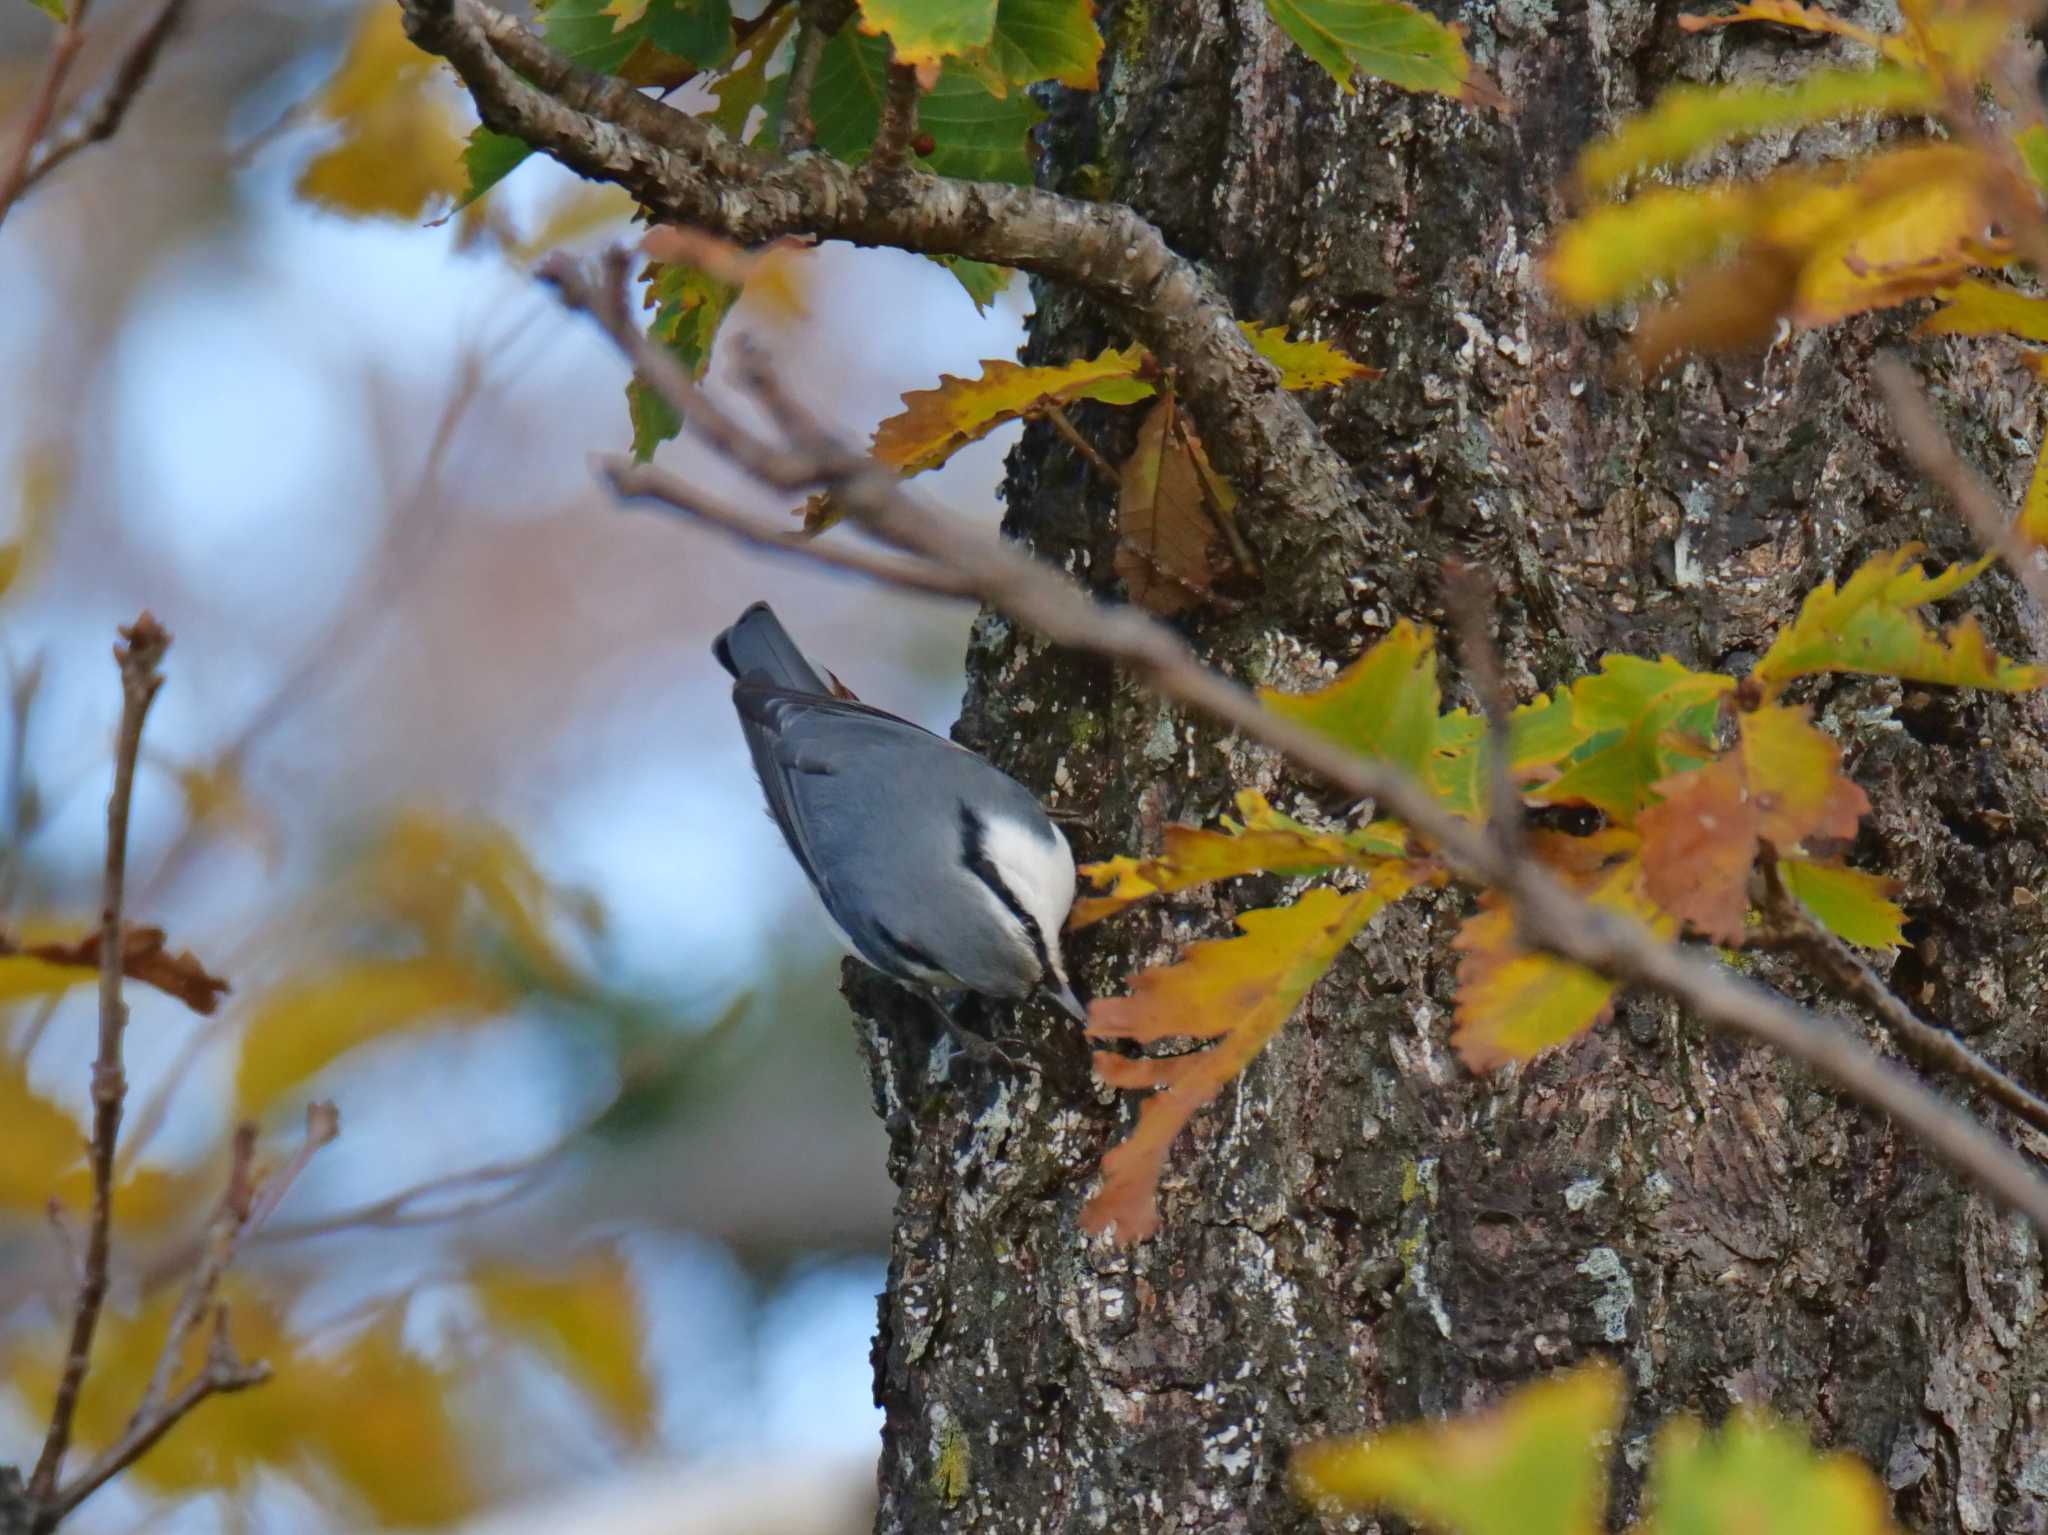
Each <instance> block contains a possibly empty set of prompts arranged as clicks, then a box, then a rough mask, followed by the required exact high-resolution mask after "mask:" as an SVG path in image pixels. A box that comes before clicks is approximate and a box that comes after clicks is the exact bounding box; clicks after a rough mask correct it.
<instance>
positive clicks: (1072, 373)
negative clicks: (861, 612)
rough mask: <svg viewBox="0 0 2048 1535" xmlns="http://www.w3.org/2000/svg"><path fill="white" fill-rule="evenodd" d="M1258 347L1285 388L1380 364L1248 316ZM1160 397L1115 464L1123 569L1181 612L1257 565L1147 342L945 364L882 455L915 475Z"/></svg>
mask: <svg viewBox="0 0 2048 1535" xmlns="http://www.w3.org/2000/svg"><path fill="white" fill-rule="evenodd" d="M1243 330H1244V333H1245V336H1246V339H1248V340H1249V341H1250V342H1251V344H1252V346H1253V347H1254V348H1255V349H1256V350H1257V351H1258V352H1259V354H1260V355H1261V356H1263V357H1264V358H1265V359H1266V360H1267V361H1268V362H1270V363H1272V364H1273V366H1274V369H1275V370H1276V371H1277V372H1278V374H1279V378H1280V384H1281V387H1282V388H1285V389H1293V390H1309V389H1329V388H1334V387H1336V386H1337V385H1340V384H1344V383H1348V382H1350V381H1351V380H1353V379H1363V378H1376V377H1378V376H1379V375H1378V371H1377V370H1376V369H1373V368H1368V367H1366V366H1365V365H1364V364H1363V363H1360V362H1356V361H1354V360H1353V359H1351V358H1350V357H1347V356H1345V355H1344V353H1343V352H1341V351H1339V350H1338V349H1337V348H1336V347H1335V346H1333V345H1331V344H1330V343H1329V342H1327V341H1305V340H1290V339H1289V338H1288V336H1287V333H1286V331H1285V330H1284V329H1282V328H1281V327H1280V326H1277V325H1245V326H1243ZM1082 400H1092V401H1096V402H1098V403H1100V404H1105V405H1118V406H1121V405H1136V404H1140V403H1142V402H1144V401H1147V400H1150V401H1153V404H1152V408H1151V409H1150V410H1148V411H1147V412H1146V413H1145V417H1144V420H1143V421H1142V422H1140V423H1139V426H1138V437H1137V443H1136V445H1135V446H1134V447H1133V448H1132V450H1131V452H1130V455H1129V457H1127V458H1126V459H1125V460H1124V462H1123V464H1122V465H1121V466H1120V467H1119V468H1117V469H1115V470H1111V471H1109V472H1110V473H1111V474H1113V475H1114V477H1115V483H1116V489H1117V530H1118V534H1119V539H1118V544H1117V555H1116V572H1117V575H1118V576H1119V577H1121V578H1122V580H1123V583H1124V586H1125V589H1126V590H1127V591H1129V593H1130V594H1131V597H1132V598H1133V600H1135V601H1137V602H1139V603H1142V604H1143V605H1144V606H1146V607H1148V608H1150V609H1151V610H1152V611H1153V612H1155V613H1161V614H1173V613H1178V612H1181V611H1183V610H1185V609H1187V608H1189V607H1192V606H1194V605H1195V604H1196V603H1199V602H1201V601H1203V600H1204V599H1206V598H1207V597H1209V596H1210V594H1211V593H1212V591H1213V589H1214V588H1215V587H1216V586H1217V584H1218V583H1219V582H1221V581H1224V580H1225V579H1227V578H1230V577H1233V576H1240V577H1250V576H1255V575H1256V574H1257V571H1256V569H1255V568H1254V566H1253V561H1252V555H1251V553H1250V551H1249V549H1247V548H1246V547H1245V544H1244V540H1243V538H1242V536H1241V535H1240V534H1239V533H1238V530H1237V525H1236V522H1235V520H1234V518H1233V515H1232V513H1233V508H1235V506H1236V505H1237V499H1238V497H1237V491H1236V489H1235V487H1233V486H1232V485H1231V484H1230V482H1229V481H1228V480H1226V479H1225V478H1224V477H1223V475H1222V474H1220V473H1219V472H1218V471H1217V470H1216V469H1215V468H1214V467H1213V466H1212V465H1211V464H1210V462H1209V455H1208V454H1207V452H1205V451H1204V449H1203V447H1202V442H1201V438H1200V437H1199V436H1198V435H1197V434H1196V432H1195V429H1194V425H1193V423H1192V422H1190V421H1189V420H1188V418H1187V415H1186V413H1185V412H1184V411H1182V410H1181V409H1180V406H1179V402H1178V399H1177V397H1176V396H1175V393H1174V390H1173V386H1172V383H1171V381H1170V380H1168V379H1167V378H1166V377H1165V376H1164V374H1163V372H1162V370H1161V368H1160V367H1159V364H1158V363H1157V361H1155V360H1154V358H1153V357H1152V354H1151V353H1149V352H1148V351H1146V350H1145V348H1143V347H1142V346H1136V345H1132V346H1125V347H1111V348H1109V349H1107V350H1106V351H1104V352H1102V353H1101V354H1100V355H1098V356H1095V357H1088V358H1082V359H1080V360H1079V361H1076V362H1069V363H1059V364H1050V365H1045V366H1039V367H1026V366H1024V365H1023V364H1021V363H1015V362H1009V361H1005V360H1003V359H1000V358H998V359H993V360H990V361H986V362H984V363H983V364H982V365H981V374H980V376H979V377H977V378H957V377H955V376H954V375H952V374H941V375H940V376H939V382H938V384H937V386H936V387H934V388H931V389H913V390H912V391H911V392H910V393H908V394H906V395H904V396H903V407H904V408H903V410H902V411H901V412H900V413H898V414H897V415H894V416H891V417H889V418H888V419H887V420H886V421H884V422H882V424H881V425H880V426H879V427H877V428H876V429H875V441H874V455H875V457H876V458H877V459H879V460H880V461H881V462H882V463H884V464H887V465H889V466H890V467H891V468H893V469H897V470H899V471H901V472H902V473H904V474H917V473H921V472H922V471H924V470H927V469H936V468H937V467H938V466H939V465H941V464H943V463H945V462H946V460H947V459H949V458H951V457H952V456H953V455H954V454H955V453H957V452H959V451H960V450H961V449H962V448H964V447H966V446H967V445H968V444H969V443H971V442H977V441H979V440H980V439H981V438H983V437H985V436H987V435H988V434H989V433H990V432H992V431H994V430H995V429H996V428H997V427H999V426H1002V425H1004V424H1005V423H1007V422H1011V421H1019V420H1034V419H1043V418H1047V417H1050V418H1052V419H1054V420H1056V421H1058V422H1059V424H1060V425H1061V426H1062V427H1063V428H1065V429H1066V430H1068V431H1069V432H1071V431H1072V430H1073V426H1072V423H1071V422H1069V421H1067V420H1066V418H1065V415H1064V412H1065V410H1066V407H1068V406H1069V405H1072V404H1076V403H1078V402H1080V401H1082ZM836 515H837V514H836V511H835V510H834V508H833V507H832V504H831V502H830V500H829V498H826V497H823V496H819V497H814V498H813V499H812V501H811V503H810V504H809V505H808V506H807V507H806V508H805V513H804V527H805V531H806V532H808V533H818V532H822V531H823V530H824V529H825V528H827V527H829V526H830V525H831V524H832V522H833V521H834V520H835V518H836Z"/></svg>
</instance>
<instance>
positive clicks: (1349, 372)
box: [1238, 323, 1384, 390]
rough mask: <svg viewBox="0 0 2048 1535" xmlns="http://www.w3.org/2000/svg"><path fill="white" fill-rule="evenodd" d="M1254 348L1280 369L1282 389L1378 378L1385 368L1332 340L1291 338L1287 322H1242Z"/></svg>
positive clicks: (1300, 388) (1314, 387)
mask: <svg viewBox="0 0 2048 1535" xmlns="http://www.w3.org/2000/svg"><path fill="white" fill-rule="evenodd" d="M1238 328H1239V329H1240V330H1242V331H1243V332H1244V334H1245V339H1246V340H1248V341H1250V342H1251V344H1252V350H1253V351H1255V352H1257V353H1258V354H1259V355H1260V356H1261V357H1263V358H1265V359H1266V361H1268V362H1270V363H1271V364H1272V365H1273V366H1274V367H1276V368H1278V369H1279V370H1280V387H1281V388H1282V389H1292V390H1302V389H1330V388H1334V387H1335V386H1336V385H1338V384H1346V383H1349V382H1350V381H1351V380H1352V379H1355V378H1365V379H1372V378H1379V377H1382V376H1383V373H1384V370H1383V369H1380V368H1369V367H1367V366H1366V365H1365V364H1364V363H1362V362H1359V361H1357V360H1356V359H1355V358H1351V357H1347V356H1346V355H1345V354H1344V353H1343V352H1341V351H1339V350H1338V349H1337V347H1336V345H1335V343H1333V342H1329V341H1308V340H1290V339H1288V335H1287V327H1285V326H1284V325H1252V324H1249V323H1244V324H1240V325H1239V327H1238Z"/></svg>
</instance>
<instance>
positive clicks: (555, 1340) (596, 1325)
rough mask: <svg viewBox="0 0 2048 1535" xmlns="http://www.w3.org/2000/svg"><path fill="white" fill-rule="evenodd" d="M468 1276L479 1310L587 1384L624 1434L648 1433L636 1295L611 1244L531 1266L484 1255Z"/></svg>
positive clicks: (650, 1387)
mask: <svg viewBox="0 0 2048 1535" xmlns="http://www.w3.org/2000/svg"><path fill="white" fill-rule="evenodd" d="M469 1282H470V1285H471V1287H472V1288H473V1289H474V1290H475V1292H476V1297H477V1300H478V1302H479V1304H480V1305H481V1306H482V1308H483V1313H484V1315H485V1317H486V1318H488V1319H489V1320H490V1321H491V1322H492V1323H493V1324H494V1325H495V1326H496V1327H497V1328H498V1329H499V1330H500V1331H502V1332H505V1333H509V1334H511V1335H512V1336H513V1337H515V1338H517V1339H519V1340H520V1341H522V1342H524V1343H527V1344H529V1345H531V1346H532V1347H534V1348H535V1349H536V1350H538V1351H539V1352H540V1353H541V1354H542V1355H543V1356H544V1357H545V1358H547V1359H548V1360H549V1361H550V1362H551V1363H553V1364H554V1365H555V1366H556V1367H557V1368H559V1369H560V1370H561V1371H562V1373H563V1374H565V1375H566V1376H568V1377H569V1379H571V1380H572V1381H574V1382H575V1383H576V1384H577V1385H579V1386H581V1387H582V1388H583V1389H584V1390H586V1391H588V1392H589V1393H590V1395H591V1396H593V1397H594V1398H596V1400H597V1401H598V1402H599V1403H600V1404H601V1405H602V1406H603V1408H604V1410H605V1411H606V1412H607V1413H609V1414H610V1416H611V1418H612V1421H613V1422H614V1423H616V1424H617V1425H618V1427H619V1429H620V1430H621V1432H623V1433H624V1434H625V1435H626V1436H627V1437H628V1438H629V1439H632V1440H636V1441H644V1440H646V1439H647V1438H648V1437H649V1436H650V1435H651V1434H652V1433H653V1431H654V1426H655V1422H654V1409H655V1400H654V1382H653V1381H652V1379H651V1378H650V1377H649V1375H648V1373H647V1369H646V1366H645V1364H644V1363H643V1358H644V1355H645V1352H646V1339H645V1337H644V1336H643V1333H644V1326H643V1319H642V1316H641V1308H640V1297H639V1293H638V1291H637V1290H636V1288H635V1287H634V1284H633V1275H632V1271H631V1270H630V1269H629V1268H628V1267H627V1266H626V1262H625V1259H624V1258H623V1257H622V1256H621V1255H620V1254H619V1252H618V1251H617V1249H615V1248H597V1249H592V1250H591V1251H589V1252H586V1253H583V1254H581V1255H579V1256H577V1257H576V1258H575V1259H574V1260H573V1261H571V1262H570V1263H568V1264H566V1265H563V1266H558V1267H553V1268H550V1269H547V1270H543V1271H538V1272H537V1271H536V1270H535V1268H534V1266H533V1265H532V1263H531V1262H530V1261H522V1262H504V1263H484V1264H481V1265H479V1266H478V1267H476V1268H475V1269H472V1270H471V1271H470V1275H469Z"/></svg>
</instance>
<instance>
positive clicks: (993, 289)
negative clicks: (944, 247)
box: [926, 256, 1017, 314]
mask: <svg viewBox="0 0 2048 1535" xmlns="http://www.w3.org/2000/svg"><path fill="white" fill-rule="evenodd" d="M926 259H928V260H931V261H936V262H937V263H938V264H939V265H940V266H942V267H944V268H945V269H946V270H947V271H949V272H951V273H952V274H953V276H954V277H955V278H956V279H957V280H958V282H959V284H960V286H961V287H963V288H965V289H966V290H967V296H968V297H969V298H971V299H973V300H974V310H975V313H977V314H987V313H988V306H989V305H991V304H993V303H994V302H995V301H996V295H997V294H999V293H1001V292H1002V291H1003V289H1005V288H1007V287H1009V286H1010V279H1011V278H1012V277H1015V276H1016V275H1017V274H1016V273H1015V272H1014V271H1012V270H1011V269H1010V268H1009V267H1006V266H995V265H993V264H992V263H990V262H986V261H969V260H968V259H967V258H966V257H965V256H931V257H928V258H926Z"/></svg>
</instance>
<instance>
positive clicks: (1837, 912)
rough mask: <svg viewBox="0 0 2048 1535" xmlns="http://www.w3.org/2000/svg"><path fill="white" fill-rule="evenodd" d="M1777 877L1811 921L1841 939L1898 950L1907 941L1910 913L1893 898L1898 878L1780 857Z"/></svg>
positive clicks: (1865, 945)
mask: <svg viewBox="0 0 2048 1535" xmlns="http://www.w3.org/2000/svg"><path fill="white" fill-rule="evenodd" d="M1778 876H1779V878H1781V879H1783V880H1784V882H1785V888H1786V889H1787V890H1788V891H1790V892H1791V894H1792V895H1793V897H1794V898H1795V899H1797V900H1798V902H1799V904H1800V905H1802V906H1804V907H1805V908H1806V910H1807V912H1808V913H1809V914H1810V915H1811V916H1812V917H1813V920H1814V921H1816V922H1818V923H1819V924H1820V925H1821V926H1822V927H1824V928H1826V929H1827V930H1828V931H1829V932H1831V933H1833V934H1834V935H1835V936H1836V937H1837V938H1840V939H1842V940H1844V941H1845V942H1848V943H1854V944H1860V945H1862V946H1863V947H1864V948H1866V949H1896V948H1897V947H1898V946H1899V945H1900V944H1902V943H1904V942H1905V938H1906V935H1905V926H1906V914H1905V913H1904V912H1903V911H1901V910H1899V908H1898V905H1897V904H1896V903H1895V902H1894V901H1893V900H1892V897H1893V896H1894V895H1896V894H1897V893H1898V888H1899V887H1898V884H1897V882H1896V881H1894V880H1889V879H1885V878H1882V877H1881V876H1879V875H1876V874H1865V873H1864V872H1863V871H1862V870H1861V869H1846V868H1843V867H1842V866H1841V865H1840V864H1833V863H1813V862H1810V861H1809V860H1807V859H1804V858H1781V859H1779V860H1778Z"/></svg>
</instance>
